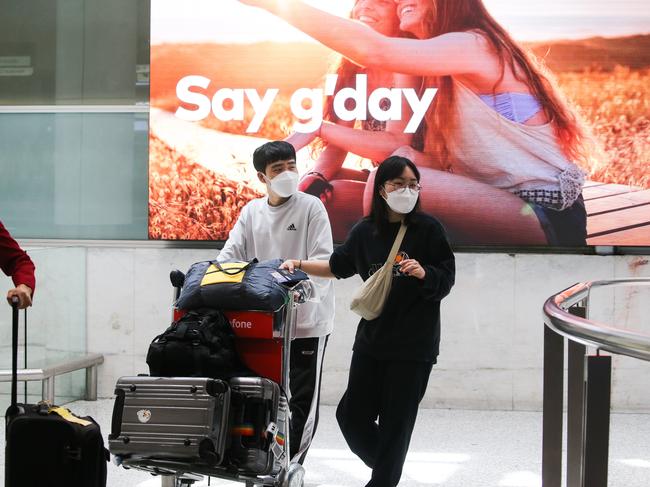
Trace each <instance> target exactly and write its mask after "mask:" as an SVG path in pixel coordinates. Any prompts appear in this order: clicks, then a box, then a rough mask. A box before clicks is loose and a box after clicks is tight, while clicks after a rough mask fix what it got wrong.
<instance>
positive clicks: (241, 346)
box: [109, 271, 313, 487]
mask: <svg viewBox="0 0 650 487" xmlns="http://www.w3.org/2000/svg"><path fill="white" fill-rule="evenodd" d="M170 278H171V281H172V284H173V286H174V288H175V291H174V295H175V300H176V299H177V298H178V294H179V293H180V288H181V287H182V284H183V279H184V275H183V273H182V272H180V271H172V273H171V275H170ZM285 287H286V288H287V290H288V299H287V301H286V303H285V305H284V306H283V307H282V308H281V309H280V310H277V311H275V312H262V311H224V314H225V315H226V317H227V318H228V320H229V321H230V324H231V327H232V329H233V332H234V334H235V343H236V348H237V352H238V355H239V358H240V360H241V361H242V362H243V363H244V365H246V366H247V367H248V368H249V369H250V370H251V371H252V372H253V373H256V374H259V377H242V378H234V379H231V380H230V381H229V382H230V391H229V394H230V393H233V394H236V393H238V392H241V393H244V394H255V395H256V396H259V397H260V398H263V399H264V400H267V401H269V404H271V414H270V421H269V424H268V425H265V427H266V430H265V431H264V434H265V436H266V440H265V448H264V449H262V450H258V449H256V448H247V446H246V444H245V443H246V440H247V439H248V438H250V437H251V435H250V431H248V432H247V431H246V425H240V424H236V421H237V418H234V421H235V422H234V423H232V424H231V423H230V420H229V421H228V423H227V424H228V426H227V427H228V428H229V429H230V431H229V435H228V436H229V437H228V438H227V440H226V441H228V442H230V447H226V453H225V455H224V457H225V460H223V459H222V461H221V462H220V463H219V464H218V465H211V464H209V463H206V462H193V461H187V460H184V459H183V458H182V456H180V455H179V458H171V456H170V458H167V457H162V456H160V455H155V454H153V455H148V454H138V453H130V454H127V455H123V452H124V451H125V450H129V446H130V445H128V443H129V436H128V435H129V432H128V431H120V432H119V434H117V435H116V434H112V435H111V437H110V438H111V439H110V442H109V443H110V445H111V448H110V450H111V453H113V454H114V455H115V457H116V463H117V464H118V465H122V466H123V467H124V468H127V469H128V468H134V469H138V470H144V471H147V472H150V473H151V474H153V475H160V476H161V478H162V487H181V486H191V485H192V484H194V483H195V482H197V481H200V480H203V478H204V477H205V476H207V477H215V478H219V479H224V480H233V481H239V482H242V483H245V485H246V487H258V486H264V487H302V486H303V478H304V474H305V470H304V468H303V467H302V465H300V464H299V463H297V462H291V458H290V453H289V452H290V449H289V431H290V428H289V425H290V412H289V399H290V392H289V364H290V352H291V340H292V339H293V338H294V336H295V333H296V319H297V307H298V306H299V305H300V304H301V303H304V302H305V301H307V300H308V299H309V298H310V297H311V295H312V290H313V288H312V284H311V282H310V281H301V282H299V283H298V284H295V285H294V286H292V287H287V286H285ZM183 314H184V311H183V310H179V309H177V308H174V309H173V319H174V321H176V320H178V319H179V318H180V317H181V316H182V315H183ZM156 379H157V378H152V377H133V378H129V377H126V378H121V379H120V381H119V382H118V387H119V386H120V383H122V384H123V385H124V384H127V387H130V388H131V389H130V390H131V391H135V389H136V384H138V386H139V384H141V383H145V384H146V383H147V382H149V383H150V384H151V383H152V382H154V381H155V380H156ZM161 380H166V381H167V382H169V381H173V382H174V386H176V387H179V386H182V385H183V384H187V385H188V386H190V387H192V390H193V392H196V391H197V385H196V384H197V383H198V384H201V381H203V384H205V381H206V380H207V379H200V378H165V379H162V378H161ZM197 381H198V382H197ZM129 382H132V383H133V384H130V385H129ZM208 382H209V380H208ZM198 388H199V390H198V393H199V394H200V393H201V392H202V390H201V389H200V385H199V386H198ZM203 389H205V391H207V390H208V389H209V387H207V386H206V387H204V388H203ZM125 390H126V391H127V392H126V395H127V396H128V394H129V392H128V389H125ZM205 391H203V392H204V395H205V394H206V393H205ZM274 391H275V392H274ZM116 392H117V390H116ZM230 397H231V396H228V399H227V401H230ZM116 409H117V406H116ZM132 409H133V408H132ZM136 409H137V408H136ZM230 409H231V412H230V413H229V414H228V417H229V418H232V410H233V409H234V407H231V408H230ZM141 411H142V410H140V411H138V414H140V413H141ZM148 413H149V414H150V415H152V416H153V414H152V413H151V412H150V411H149V412H148ZM125 414H126V413H125ZM267 419H269V418H267ZM118 421H119V420H118ZM115 422H116V417H115V412H114V416H113V423H114V426H113V428H112V429H113V432H114V431H115ZM134 422H135V421H134ZM133 435H134V437H135V436H136V435H137V433H134V434H133ZM247 435H248V436H247ZM163 437H164V434H161V439H160V441H161V442H163V441H165V439H164V438H163ZM252 439H253V440H256V438H252ZM184 441H185V442H187V443H186V444H187V445H189V444H190V443H191V442H192V441H193V440H192V439H186V440H184ZM253 443H255V441H253ZM123 445H126V446H124V447H123Z"/></svg>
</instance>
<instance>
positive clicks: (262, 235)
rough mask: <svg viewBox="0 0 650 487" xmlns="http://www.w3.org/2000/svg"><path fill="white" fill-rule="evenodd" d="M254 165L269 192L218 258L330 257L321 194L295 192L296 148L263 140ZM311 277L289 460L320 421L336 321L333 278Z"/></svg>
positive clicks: (296, 367)
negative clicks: (311, 295) (325, 360)
mask: <svg viewBox="0 0 650 487" xmlns="http://www.w3.org/2000/svg"><path fill="white" fill-rule="evenodd" d="M253 165H254V166H255V169H256V170H257V177H258V178H259V179H260V181H261V182H263V183H265V184H266V187H267V192H268V196H267V197H264V198H259V199H256V200H253V201H251V202H249V203H248V204H247V205H246V206H245V207H244V208H243V209H242V212H241V214H240V215H239V219H238V220H237V223H235V226H234V227H233V229H232V230H231V231H230V235H229V237H228V240H227V241H226V243H225V245H224V247H223V250H222V251H221V252H220V253H219V256H218V257H217V259H218V260H219V261H220V262H225V261H233V260H238V261H250V260H252V259H254V258H257V259H259V260H268V259H277V258H286V257H294V256H295V257H297V258H298V259H299V260H300V259H302V260H308V259H325V258H328V257H329V255H330V254H331V253H332V250H333V244H332V230H331V228H330V222H329V218H328V217H327V211H326V210H325V206H324V205H323V203H322V202H321V200H320V199H318V198H316V197H315V196H312V195H308V194H305V193H301V192H299V191H298V169H297V167H296V152H295V149H294V147H293V146H292V145H291V144H289V143H288V142H284V141H275V142H267V143H266V144H264V145H262V146H260V147H258V148H257V149H256V150H255V152H254V153H253ZM298 267H300V266H298ZM312 282H313V283H314V284H315V287H316V291H317V298H318V299H319V302H308V303H305V304H303V305H301V306H300V307H299V308H298V323H297V337H296V339H295V340H294V341H293V342H292V344H291V364H290V370H291V376H290V388H291V401H290V404H289V407H290V409H291V431H290V436H289V440H290V441H289V446H290V448H291V452H290V453H291V457H292V459H294V460H297V461H299V462H300V463H302V462H303V461H304V459H305V455H306V454H307V449H308V448H309V445H310V444H311V440H312V438H313V435H314V432H315V431H316V426H317V424H318V401H319V396H320V380H321V371H322V367H323V355H324V353H325V346H326V344H327V338H328V336H329V334H330V333H331V332H332V328H333V324H334V291H333V285H332V283H331V281H329V280H328V279H322V278H312Z"/></svg>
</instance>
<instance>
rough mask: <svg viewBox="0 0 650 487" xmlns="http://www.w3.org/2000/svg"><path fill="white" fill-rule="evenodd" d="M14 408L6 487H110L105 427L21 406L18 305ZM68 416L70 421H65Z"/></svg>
mask: <svg viewBox="0 0 650 487" xmlns="http://www.w3.org/2000/svg"><path fill="white" fill-rule="evenodd" d="M12 328H13V330H12V357H11V360H12V361H11V367H12V373H13V375H12V379H11V405H10V406H9V408H8V409H7V413H6V416H5V418H6V436H5V437H6V449H5V487H105V486H106V462H107V461H108V459H109V455H108V451H107V450H106V449H105V448H104V440H103V438H102V435H101V432H100V429H99V426H98V425H97V423H95V421H94V420H93V419H92V418H90V417H84V418H76V417H74V416H73V415H72V414H71V413H70V412H69V411H68V410H66V409H63V408H56V407H52V406H50V405H48V404H45V403H41V404H17V392H16V389H17V369H18V360H17V356H18V308H17V307H16V305H15V304H14V305H13V323H12ZM64 416H65V418H64Z"/></svg>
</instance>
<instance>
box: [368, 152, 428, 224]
mask: <svg viewBox="0 0 650 487" xmlns="http://www.w3.org/2000/svg"><path fill="white" fill-rule="evenodd" d="M407 167H409V168H410V169H411V171H413V174H415V177H416V179H417V180H418V182H420V171H418V168H417V167H416V166H415V164H413V162H412V161H410V160H409V159H406V158H405V157H399V156H391V157H389V158H388V159H386V160H385V161H384V162H382V163H381V164H380V165H379V167H378V168H377V173H376V174H375V183H374V185H373V190H372V206H371V208H370V215H368V219H370V220H372V221H373V222H374V223H375V226H376V227H377V231H378V232H379V233H387V231H388V228H389V224H390V222H389V221H388V204H387V203H386V200H385V199H384V198H383V196H382V195H381V193H380V189H381V188H382V187H383V186H384V184H385V183H386V181H390V180H391V179H395V178H399V177H400V176H401V175H402V173H403V172H404V169H406V168H407ZM418 211H420V198H418V201H417V203H416V204H415V207H414V208H413V209H412V210H411V212H410V213H408V214H406V215H404V222H405V223H406V224H407V225H408V224H411V223H413V222H414V220H415V215H416V213H417V212H418Z"/></svg>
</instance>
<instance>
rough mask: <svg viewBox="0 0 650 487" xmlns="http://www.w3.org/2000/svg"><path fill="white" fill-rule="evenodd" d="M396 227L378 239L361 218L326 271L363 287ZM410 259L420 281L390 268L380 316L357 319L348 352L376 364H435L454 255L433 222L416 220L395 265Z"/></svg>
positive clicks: (389, 244)
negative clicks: (389, 282) (357, 280)
mask: <svg viewBox="0 0 650 487" xmlns="http://www.w3.org/2000/svg"><path fill="white" fill-rule="evenodd" d="M399 227H400V224H399V223H391V224H390V225H389V227H388V231H387V232H386V233H379V232H378V231H377V227H376V225H375V223H374V222H373V221H372V220H370V219H368V218H365V219H363V220H361V221H360V222H359V223H357V224H356V225H355V226H354V227H353V228H352V230H351V231H350V234H349V235H348V238H347V240H346V241H345V243H344V244H342V245H340V246H339V247H337V248H336V249H335V250H334V253H333V254H332V256H331V257H330V268H331V270H332V273H333V274H334V275H335V276H336V277H337V278H347V277H351V276H353V275H354V274H359V275H360V276H361V278H362V279H363V280H364V281H365V280H366V279H368V277H369V276H370V275H372V273H373V272H375V271H377V270H379V268H381V266H382V265H384V263H385V262H386V259H387V258H388V254H389V252H390V249H391V247H392V246H393V242H394V241H395V237H396V236H397V231H398V230H399ZM402 259H415V260H417V261H418V262H419V263H420V265H421V266H422V267H423V268H424V270H425V274H426V275H425V278H424V279H422V280H421V279H418V278H416V277H411V276H406V275H403V274H401V273H400V272H399V270H398V269H399V267H398V265H395V266H394V268H393V269H394V270H393V282H392V285H391V290H390V294H389V295H388V298H387V300H386V303H385V305H384V309H383V311H382V314H381V315H380V316H379V317H378V318H376V319H374V320H372V321H366V320H364V319H361V321H360V322H359V326H358V328H357V334H356V338H355V341H354V350H355V351H359V352H363V353H367V354H369V355H371V356H373V357H375V358H377V359H379V360H382V359H390V360H416V361H428V362H435V361H436V357H437V356H438V351H439V344H440V300H441V299H442V298H444V297H445V296H446V295H447V294H449V291H450V290H451V287H452V286H453V285H454V278H455V263H454V254H453V252H452V250H451V247H450V246H449V242H448V241H447V237H446V235H445V231H444V229H443V227H442V225H441V224H440V223H439V222H438V220H436V219H435V218H433V217H431V216H428V215H424V214H421V213H419V214H417V215H415V217H414V218H413V221H412V222H411V223H410V224H409V226H408V228H407V230H406V234H405V235H404V240H403V241H402V245H401V246H400V249H399V252H398V255H397V258H396V261H397V262H399V261H401V260H402Z"/></svg>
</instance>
